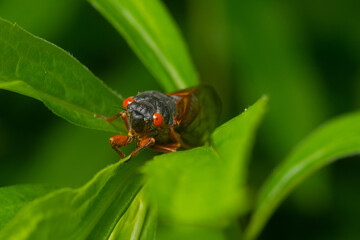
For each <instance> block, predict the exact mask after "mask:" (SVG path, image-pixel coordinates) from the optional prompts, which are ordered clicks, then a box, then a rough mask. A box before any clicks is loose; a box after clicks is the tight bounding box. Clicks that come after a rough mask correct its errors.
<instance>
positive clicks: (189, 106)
mask: <svg viewBox="0 0 360 240" xmlns="http://www.w3.org/2000/svg"><path fill="white" fill-rule="evenodd" d="M123 109H124V111H121V112H119V113H117V114H116V115H114V116H113V117H111V118H106V117H103V116H98V117H101V118H103V119H105V120H107V121H108V122H112V121H114V120H115V119H117V118H122V120H123V122H124V124H125V128H126V130H127V132H128V134H127V135H115V136H112V137H111V138H110V145H111V147H112V148H113V149H114V150H115V151H116V152H117V153H118V154H119V156H120V157H121V158H124V157H125V155H124V154H123V152H122V151H121V150H120V149H119V148H120V147H124V146H126V145H128V144H129V143H131V142H133V141H136V143H137V148H136V149H135V150H134V151H133V152H132V153H131V155H130V157H129V159H130V158H131V157H133V156H134V155H136V154H137V153H138V152H140V151H141V150H143V149H146V148H152V149H154V150H156V151H158V152H164V153H168V152H175V151H177V149H178V148H180V147H181V148H184V149H188V148H192V147H196V146H200V145H203V144H204V143H206V142H207V140H208V139H209V137H210V134H211V132H212V131H213V130H214V128H215V127H216V124H217V121H218V119H219V116H220V109H221V103H220V99H219V96H218V95H217V94H216V92H215V91H214V89H213V88H212V87H210V86H208V85H199V86H197V87H192V88H188V89H184V90H181V91H177V92H173V93H169V94H163V93H160V92H157V91H146V92H141V93H139V94H138V95H137V96H134V97H129V98H126V99H125V100H124V101H123Z"/></svg>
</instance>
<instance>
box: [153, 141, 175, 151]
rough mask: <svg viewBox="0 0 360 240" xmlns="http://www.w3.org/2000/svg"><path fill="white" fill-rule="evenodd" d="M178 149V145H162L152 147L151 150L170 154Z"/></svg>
mask: <svg viewBox="0 0 360 240" xmlns="http://www.w3.org/2000/svg"><path fill="white" fill-rule="evenodd" d="M179 147H180V143H169V144H164V145H154V146H153V147H152V148H153V149H154V150H155V151H158V152H163V153H170V152H176V150H177V149H178V148H179Z"/></svg>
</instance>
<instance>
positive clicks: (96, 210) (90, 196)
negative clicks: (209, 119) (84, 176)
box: [0, 158, 151, 240]
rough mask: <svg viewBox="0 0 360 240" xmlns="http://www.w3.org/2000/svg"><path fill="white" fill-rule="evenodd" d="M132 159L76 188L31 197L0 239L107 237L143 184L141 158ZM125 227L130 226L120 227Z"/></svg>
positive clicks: (113, 166)
mask: <svg viewBox="0 0 360 240" xmlns="http://www.w3.org/2000/svg"><path fill="white" fill-rule="evenodd" d="M134 160H136V161H130V162H127V163H123V162H118V163H116V164H114V165H111V166H109V167H107V168H106V169H104V170H102V171H101V172H99V173H98V174H97V175H96V176H95V177H94V178H93V179H92V180H91V181H90V182H88V183H87V184H86V185H84V186H83V187H81V188H79V189H70V188H65V189H60V190H58V191H55V192H52V193H50V194H48V195H45V196H44V197H41V198H38V199H36V200H34V201H33V202H31V203H29V204H28V205H27V206H26V207H24V208H23V209H22V210H20V211H19V212H18V213H17V215H16V216H15V217H14V218H13V219H12V220H11V221H10V222H9V223H8V224H7V225H6V226H5V227H4V228H3V229H2V231H0V239H8V240H11V239H14V240H15V239H16V240H19V239H96V240H99V239H109V237H110V236H111V233H112V231H113V229H114V227H115V226H116V224H117V222H118V221H119V220H120V219H121V217H122V216H124V214H125V213H126V210H127V209H128V208H129V206H130V205H131V203H132V201H133V200H134V199H135V198H136V195H137V194H138V193H139V191H140V190H141V188H142V177H141V175H140V174H139V173H138V172H137V169H138V167H139V166H140V165H141V164H142V161H141V159H140V158H137V159H134ZM128 215H129V214H128ZM134 222H135V223H136V221H134ZM150 227H151V226H150ZM128 228H133V226H131V225H130V226H126V227H124V229H122V231H129V230H128Z"/></svg>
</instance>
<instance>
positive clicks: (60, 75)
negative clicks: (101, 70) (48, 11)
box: [0, 18, 124, 131]
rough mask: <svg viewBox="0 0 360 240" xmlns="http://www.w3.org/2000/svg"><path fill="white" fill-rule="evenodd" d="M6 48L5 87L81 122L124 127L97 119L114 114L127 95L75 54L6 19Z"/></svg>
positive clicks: (1, 35)
mask: <svg viewBox="0 0 360 240" xmlns="http://www.w3.org/2000/svg"><path fill="white" fill-rule="evenodd" d="M0 52H1V54H0V88H2V89H6V90H10V91H14V92H17V93H20V94H24V95H26V96H29V97H33V98H36V99H38V100H41V101H42V102H43V103H44V104H45V105H46V106H47V107H48V108H49V109H50V110H51V111H53V112H54V113H55V114H56V115H58V116H60V117H62V118H64V119H66V120H67V121H69V122H71V123H73V124H76V125H78V126H82V127H87V128H93V129H99V130H105V131H116V130H118V131H121V130H124V127H123V124H121V123H120V122H118V123H115V124H117V125H116V126H113V125H111V124H108V123H107V122H106V121H104V120H102V119H97V118H94V114H100V115H104V116H107V117H108V116H112V115H114V114H115V113H116V112H117V111H118V110H116V107H120V106H121V99H120V97H119V96H118V95H117V94H115V93H114V92H113V91H112V90H111V89H109V88H108V87H107V86H105V84H104V83H103V82H101V81H100V80H99V79H98V78H96V77H95V76H94V75H93V74H92V73H91V72H90V71H89V70H88V69H87V68H86V67H85V66H83V65H82V64H81V63H79V62H78V61H77V60H76V59H75V58H73V57H72V56H71V55H70V54H68V53H66V52H65V51H63V50H62V49H60V48H58V47H56V46H55V45H53V44H51V43H49V42H46V41H45V40H42V39H40V38H38V37H35V36H33V35H32V34H30V33H28V32H26V31H24V30H23V29H22V28H20V27H18V26H17V25H16V24H11V23H9V22H8V21H6V20H3V19H1V18H0Z"/></svg>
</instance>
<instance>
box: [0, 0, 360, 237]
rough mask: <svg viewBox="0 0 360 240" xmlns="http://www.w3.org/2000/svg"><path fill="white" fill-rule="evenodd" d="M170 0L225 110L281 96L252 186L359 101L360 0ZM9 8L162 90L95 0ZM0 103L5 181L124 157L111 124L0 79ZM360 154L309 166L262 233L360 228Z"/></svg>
mask: <svg viewBox="0 0 360 240" xmlns="http://www.w3.org/2000/svg"><path fill="white" fill-rule="evenodd" d="M165 4H166V6H167V7H168V9H169V11H170V12H171V14H172V15H173V17H174V18H175V20H176V22H177V23H178V25H179V27H180V29H181V31H182V33H183V35H184V38H185V40H186V42H187V44H188V47H189V50H190V53H191V56H192V57H193V60H194V63H195V66H196V68H197V70H198V74H199V76H200V79H201V80H202V81H205V82H209V83H211V84H212V85H213V86H214V87H215V88H216V89H217V91H218V93H219V94H220V95H221V97H222V100H223V112H222V114H221V115H222V122H224V121H226V120H228V119H230V118H232V117H234V116H236V115H237V114H239V113H240V112H241V111H243V110H244V108H246V107H248V106H250V105H251V104H253V103H254V102H255V101H256V100H257V99H258V98H259V97H260V96H261V95H263V94H268V95H269V96H270V106H269V111H268V113H267V115H266V118H265V120H264V122H263V124H262V127H261V128H260V131H259V134H258V138H257V142H256V146H255V149H254V151H253V157H252V160H251V165H250V170H249V171H250V172H249V192H250V193H251V198H253V199H255V197H256V193H257V192H258V190H259V187H260V186H261V183H262V182H263V181H264V180H265V179H266V177H267V176H268V175H269V173H270V172H271V171H272V169H273V168H274V167H275V166H277V165H278V164H279V163H280V162H281V161H282V160H283V159H284V157H285V156H286V154H288V153H289V152H290V151H291V149H292V148H293V147H295V146H296V144H297V143H299V141H301V139H303V138H304V137H305V136H306V135H307V134H309V133H310V132H311V131H312V130H314V129H315V128H316V127H317V126H319V125H320V124H321V123H323V122H324V121H326V120H327V119H330V118H332V117H334V116H337V115H340V114H343V113H346V112H350V111H356V110H357V109H359V107H360V97H359V96H360V14H359V12H360V1H358V0H344V1H340V0H337V1H325V0H313V1H310V0H304V1H301V2H298V1H275V0H271V1H243V0H241V1H234V0H225V1H221V0H207V1H191V0H189V1H169V0H167V1H165ZM0 17H3V18H6V19H8V20H10V21H12V22H16V23H18V24H19V25H20V26H22V27H23V28H25V29H26V30H28V31H30V32H31V33H33V34H35V35H37V36H40V37H42V38H44V39H46V40H48V41H50V42H52V43H55V44H56V45H58V46H60V47H61V48H63V49H65V50H67V51H68V52H70V53H71V54H72V55H73V56H75V57H76V58H77V59H78V60H79V61H80V62H82V63H83V64H84V65H86V66H87V67H88V68H89V69H90V70H91V71H93V72H94V73H95V75H97V76H98V77H100V78H101V79H102V80H103V81H105V82H106V83H107V84H108V85H109V86H110V87H111V88H113V89H114V90H116V91H117V92H119V93H120V94H122V95H123V96H124V97H126V96H131V95H136V94H137V92H139V91H144V90H150V89H152V90H161V87H160V86H159V85H158V84H157V82H156V81H155V80H154V78H153V77H152V76H151V75H150V73H149V72H148V71H147V70H146V69H145V67H144V66H143V65H142V63H141V62H140V61H139V60H138V59H137V57H136V56H135V55H134V53H133V52H132V51H131V49H130V48H129V47H128V46H127V44H126V42H125V41H124V40H123V39H122V38H121V36H119V34H118V33H117V32H116V31H115V30H114V29H113V27H112V26H111V25H110V24H109V23H107V22H106V20H105V19H103V17H102V16H101V15H100V14H99V13H97V12H96V11H95V10H94V9H93V8H92V7H91V6H90V5H89V4H88V3H87V2H86V1H81V0H61V1H58V0H47V1H45V0H32V1H29V0H0ZM0 54H1V53H0ZM99 97H101V96H99ZM119 106H121V103H119V105H118V106H113V107H114V112H116V111H117V109H118V107H119ZM0 109H1V112H0V186H6V185H12V184H19V183H46V184H56V185H65V186H80V185H81V184H83V183H85V182H86V181H87V180H89V179H90V178H91V177H92V176H93V175H94V174H95V173H96V172H97V171H99V170H100V169H101V168H103V167H105V166H106V165H108V164H110V163H113V162H115V161H117V160H118V157H117V155H116V153H115V152H114V151H113V150H112V149H111V148H110V147H109V144H108V138H109V137H110V136H111V133H104V132H99V131H94V130H88V129H82V128H79V127H76V126H73V125H71V124H70V123H68V122H65V121H64V120H62V119H60V118H58V117H56V116H55V115H53V114H52V113H51V112H50V111H49V110H48V109H47V108H46V107H44V105H43V104H42V103H41V102H38V101H36V100H34V99H31V98H28V97H24V96H21V95H18V94H15V93H12V92H7V91H4V90H0ZM359 124H360V123H359ZM359 160H360V158H359V157H352V158H349V159H347V160H345V161H339V162H336V163H335V164H333V165H331V166H330V167H327V168H326V169H323V170H321V171H320V172H318V173H316V174H315V175H313V176H312V177H310V178H309V179H308V180H307V181H306V182H305V183H304V184H302V185H301V186H300V187H299V188H298V189H297V190H296V191H295V192H294V193H292V194H291V195H290V197H289V198H288V199H287V200H286V201H285V203H284V204H283V205H281V207H280V208H279V210H278V211H277V212H276V213H275V215H274V216H273V217H272V219H271V220H270V222H269V224H268V225H267V227H266V228H265V231H264V232H263V234H262V235H261V237H260V239H360V228H358V226H359V220H360V208H359V207H358V206H359V203H360V190H359V189H360V175H359V174H358V172H359V171H358V170H359V169H360V161H359Z"/></svg>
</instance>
